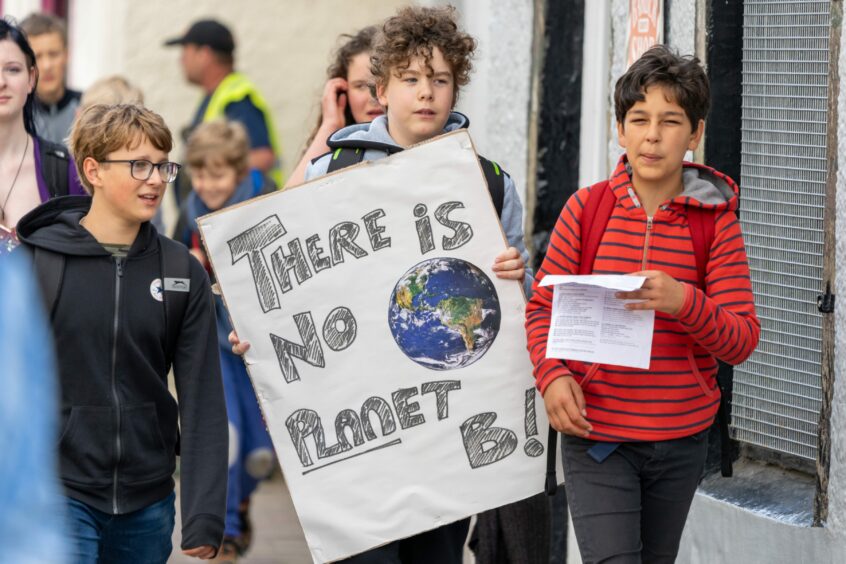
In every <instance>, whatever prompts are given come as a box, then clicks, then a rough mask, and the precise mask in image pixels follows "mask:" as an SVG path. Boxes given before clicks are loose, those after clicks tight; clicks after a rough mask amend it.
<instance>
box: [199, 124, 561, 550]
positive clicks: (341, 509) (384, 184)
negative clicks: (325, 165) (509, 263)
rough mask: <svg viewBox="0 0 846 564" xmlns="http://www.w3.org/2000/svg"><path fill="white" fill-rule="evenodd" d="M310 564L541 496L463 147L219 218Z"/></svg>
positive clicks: (518, 307)
mask: <svg viewBox="0 0 846 564" xmlns="http://www.w3.org/2000/svg"><path fill="white" fill-rule="evenodd" d="M199 224H200V228H201V230H202V234H203V239H204V242H205V245H206V248H207V249H208V251H209V257H210V258H211V261H212V265H213V267H214V271H215V274H216V276H217V279H218V282H219V284H220V286H221V289H222V291H223V294H224V297H225V299H226V303H227V306H228V308H229V312H230V315H231V317H232V320H233V323H234V326H235V328H236V330H237V332H238V334H239V336H240V337H241V338H242V339H243V340H246V341H249V342H250V343H251V344H252V348H251V349H250V351H249V352H248V353H247V354H246V357H245V361H246V363H247V366H248V369H249V372H250V376H251V378H252V381H253V385H254V387H255V389H256V393H257V395H258V398H259V402H260V404H261V407H262V410H263V412H264V416H265V419H266V421H267V424H268V428H269V429H270V434H271V437H272V439H273V443H274V445H275V447H276V450H277V453H278V455H279V458H280V460H281V464H282V468H283V471H284V473H285V478H286V480H287V483H288V487H289V489H290V492H291V496H292V498H293V500H294V504H295V506H296V509H297V513H298V515H299V518H300V522H301V524H302V526H303V529H304V531H305V536H306V540H307V541H308V544H309V547H310V550H311V554H312V557H313V558H314V560H315V561H316V562H328V561H332V560H337V559H340V558H343V557H347V556H351V555H353V554H357V553H359V552H363V551H365V550H367V549H369V548H373V547H376V546H379V545H382V544H385V543H387V542H390V541H393V540H396V539H401V538H405V537H408V536H411V535H414V534H416V533H420V532H422V531H425V530H429V529H433V528H435V527H438V526H441V525H444V524H446V523H450V522H453V521H456V520H459V519H462V518H464V517H467V516H469V515H473V514H475V513H479V512H481V511H484V510H487V509H490V508H493V507H498V506H501V505H504V504H507V503H511V502H514V501H517V500H520V499H524V498H526V497H529V496H531V495H533V494H536V493H538V492H540V491H541V490H542V489H543V482H544V475H545V458H546V457H545V449H546V445H545V444H544V443H545V437H546V429H547V419H546V413H545V411H544V407H543V401H542V400H541V399H540V396H539V395H538V394H536V392H535V389H534V386H533V383H534V382H533V380H532V374H531V364H530V362H529V359H528V354H527V352H526V336H525V331H524V329H523V323H524V308H525V298H524V295H523V291H522V288H521V286H520V284H519V283H517V282H514V281H504V280H500V279H498V278H496V277H495V276H494V274H493V272H492V270H491V268H490V267H491V265H492V264H493V262H494V257H495V256H496V255H497V254H498V253H499V252H501V251H502V250H503V249H504V248H505V247H506V244H505V238H504V236H503V233H502V229H501V227H500V225H499V223H498V222H497V219H496V213H495V210H494V207H493V204H492V202H491V199H490V196H489V194H488V191H487V188H486V184H485V180H484V176H483V174H482V171H481V168H480V166H479V162H478V160H477V157H476V154H475V151H474V149H473V144H472V142H471V140H470V136H469V135H468V134H467V133H466V132H463V131H462V132H456V133H453V134H448V135H445V136H442V137H439V138H438V139H436V140H434V141H431V142H428V143H424V144H422V145H419V146H417V147H415V148H413V149H409V150H407V151H403V152H401V153H398V154H396V155H393V156H391V157H387V158H384V159H381V160H378V161H373V162H368V163H363V164H361V165H359V166H355V167H351V168H349V169H345V170H343V171H340V172H338V173H335V174H330V175H328V176H325V177H322V178H320V179H317V180H315V181H312V182H309V183H307V184H305V185H303V186H301V187H298V188H296V189H292V190H287V191H284V192H278V193H275V194H271V195H268V196H264V197H262V198H258V199H255V200H251V201H249V202H246V203H244V204H241V205H239V206H233V207H232V208H228V209H225V210H222V211H220V212H217V213H214V214H211V215H208V216H205V217H203V218H201V219H200V221H199Z"/></svg>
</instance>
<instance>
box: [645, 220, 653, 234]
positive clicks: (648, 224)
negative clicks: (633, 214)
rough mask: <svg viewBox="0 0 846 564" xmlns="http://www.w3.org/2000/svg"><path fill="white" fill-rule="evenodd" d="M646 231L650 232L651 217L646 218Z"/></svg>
mask: <svg viewBox="0 0 846 564" xmlns="http://www.w3.org/2000/svg"><path fill="white" fill-rule="evenodd" d="M646 230H647V231H652V218H651V217H647V218H646Z"/></svg>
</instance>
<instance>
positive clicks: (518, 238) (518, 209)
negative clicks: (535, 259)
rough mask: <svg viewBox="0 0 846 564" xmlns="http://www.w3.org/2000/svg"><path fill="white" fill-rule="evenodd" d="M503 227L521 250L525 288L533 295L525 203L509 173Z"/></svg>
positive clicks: (528, 294) (514, 244)
mask: <svg viewBox="0 0 846 564" xmlns="http://www.w3.org/2000/svg"><path fill="white" fill-rule="evenodd" d="M500 221H501V222H502V229H503V231H505V238H506V239H508V245H509V246H511V247H514V248H516V249H517V250H518V251H520V256H521V257H522V258H523V263H524V264H525V265H526V277H525V278H524V279H523V289H524V290H525V291H526V296H527V297H531V295H532V282H534V277H533V273H532V269H531V267H530V266H529V252H528V251H527V250H526V242H525V240H524V238H523V204H522V203H521V202H520V196H519V195H518V194H517V188H516V187H515V186H514V181H513V180H511V177H510V176H509V175H507V174H506V175H505V196H504V198H503V201H502V217H501V218H500Z"/></svg>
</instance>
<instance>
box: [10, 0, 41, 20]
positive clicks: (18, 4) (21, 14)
mask: <svg viewBox="0 0 846 564" xmlns="http://www.w3.org/2000/svg"><path fill="white" fill-rule="evenodd" d="M40 8H41V0H3V13H2V14H0V16H11V17H13V18H15V19H16V20H17V21H21V20H22V19H24V18H25V17H27V16H28V15H29V14H30V13H32V12H35V11H36V10H38V9H40Z"/></svg>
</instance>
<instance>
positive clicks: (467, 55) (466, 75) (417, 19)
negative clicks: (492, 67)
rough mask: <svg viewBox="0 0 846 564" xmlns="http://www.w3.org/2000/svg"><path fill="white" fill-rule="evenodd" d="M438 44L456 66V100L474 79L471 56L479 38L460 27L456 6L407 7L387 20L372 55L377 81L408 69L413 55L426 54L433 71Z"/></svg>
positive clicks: (445, 56)
mask: <svg viewBox="0 0 846 564" xmlns="http://www.w3.org/2000/svg"><path fill="white" fill-rule="evenodd" d="M435 47H437V48H438V49H440V50H441V53H442V54H443V56H444V59H446V61H447V63H448V64H449V66H450V68H451V69H452V74H453V77H454V80H455V99H454V100H453V103H454V102H455V100H457V99H458V90H459V87H460V86H464V85H465V84H467V83H468V82H470V71H471V70H472V68H473V66H472V64H471V63H470V59H471V57H472V56H473V52H474V51H475V50H476V40H475V39H473V37H472V36H471V35H469V34H467V33H464V32H463V31H461V30H460V29H458V24H457V23H456V13H455V8H454V7H452V6H446V7H443V8H427V7H407V8H403V9H401V10H400V11H399V12H397V15H395V16H393V17H390V18H388V19H387V20H385V23H384V24H382V29H381V32H380V33H379V35H377V37H376V41H375V44H374V45H373V55H372V56H371V57H370V63H371V65H372V72H373V76H374V77H375V78H376V84H378V85H380V86H385V85H387V84H388V80H389V79H390V77H391V74H392V73H393V74H398V73H399V72H401V71H402V70H404V69H406V68H408V65H409V64H410V62H411V59H412V58H413V57H423V59H424V60H425V61H426V65H427V66H428V67H429V69H430V70H431V61H432V51H433V50H434V48H435Z"/></svg>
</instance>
